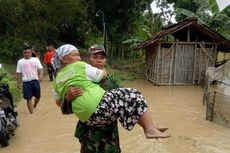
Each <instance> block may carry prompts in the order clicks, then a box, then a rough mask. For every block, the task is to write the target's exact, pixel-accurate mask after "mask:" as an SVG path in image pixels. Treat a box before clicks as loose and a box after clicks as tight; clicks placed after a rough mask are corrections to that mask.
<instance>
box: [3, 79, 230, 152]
mask: <svg viewBox="0 0 230 153" xmlns="http://www.w3.org/2000/svg"><path fill="white" fill-rule="evenodd" d="M126 86H127V87H134V88H136V89H138V90H140V91H141V92H142V93H143V95H144V96H145V98H146V100H147V101H148V104H149V109H150V112H151V114H152V117H153V118H154V120H155V121H156V122H157V123H158V124H161V125H165V126H168V127H169V130H168V133H170V134H171V137H170V138H168V139H159V140H148V139H145V136H144V134H143V131H142V129H141V128H140V127H139V126H138V125H137V126H135V127H134V129H133V130H132V131H131V132H129V131H126V130H125V129H123V128H122V127H121V126H120V124H119V133H120V143H121V149H122V152H123V153H230V129H229V128H226V127H224V126H221V125H218V124H215V123H212V122H209V121H206V120H205V107H204V106H203V105H202V96H203V91H202V89H201V87H200V86H154V85H152V84H151V83H150V82H147V81H145V80H136V81H133V82H130V83H127V85H126ZM41 87H42V99H41V102H40V104H39V107H38V110H36V111H35V113H34V114H32V115H29V114H28V110H27V107H26V103H25V101H24V100H22V101H21V102H20V104H19V105H18V108H17V109H18V112H19V116H18V122H19V124H20V127H19V128H18V129H17V130H16V135H15V136H13V137H11V139H10V145H9V146H8V147H6V148H1V147H0V153H79V150H80V145H79V142H78V140H77V139H76V138H75V137H74V136H73V133H74V130H75V124H76V122H77V118H76V117H75V116H73V115H62V114H61V112H60V110H59V109H58V107H57V106H56V105H55V103H54V100H53V98H52V96H51V82H50V81H48V78H44V80H43V81H42V83H41Z"/></svg>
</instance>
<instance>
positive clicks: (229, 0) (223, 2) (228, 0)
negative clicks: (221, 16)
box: [216, 0, 230, 10]
mask: <svg viewBox="0 0 230 153" xmlns="http://www.w3.org/2000/svg"><path fill="white" fill-rule="evenodd" d="M216 1H217V3H218V5H219V8H220V10H222V9H223V8H225V7H226V6H228V5H229V4H230V0H216Z"/></svg>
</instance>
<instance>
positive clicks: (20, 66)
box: [16, 57, 43, 82]
mask: <svg viewBox="0 0 230 153" xmlns="http://www.w3.org/2000/svg"><path fill="white" fill-rule="evenodd" d="M42 68H43V67H42V65H41V62H40V60H39V59H38V58H36V57H31V58H30V59H25V58H22V59H20V60H19V61H18V63H17V70H16V72H17V73H21V74H22V81H23V82H27V81H31V80H38V69H42Z"/></svg>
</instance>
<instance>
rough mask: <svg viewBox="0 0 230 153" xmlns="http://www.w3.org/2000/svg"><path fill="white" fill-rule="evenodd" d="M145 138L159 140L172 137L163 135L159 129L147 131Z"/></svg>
mask: <svg viewBox="0 0 230 153" xmlns="http://www.w3.org/2000/svg"><path fill="white" fill-rule="evenodd" d="M145 137H146V138H147V139H158V138H168V137H170V135H168V134H165V133H162V132H161V131H160V130H159V129H157V128H153V129H149V130H146V131H145Z"/></svg>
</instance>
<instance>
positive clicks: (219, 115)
mask: <svg viewBox="0 0 230 153" xmlns="http://www.w3.org/2000/svg"><path fill="white" fill-rule="evenodd" d="M206 102H207V103H206V107H207V109H206V119H207V120H209V121H212V122H215V123H218V124H221V125H224V126H226V127H230V96H228V95H225V94H223V93H219V92H216V91H214V92H210V93H209V94H208V96H207V97H206Z"/></svg>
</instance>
